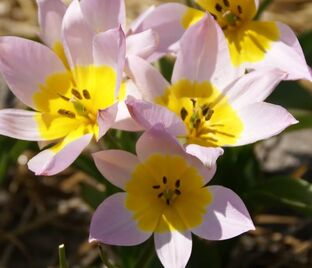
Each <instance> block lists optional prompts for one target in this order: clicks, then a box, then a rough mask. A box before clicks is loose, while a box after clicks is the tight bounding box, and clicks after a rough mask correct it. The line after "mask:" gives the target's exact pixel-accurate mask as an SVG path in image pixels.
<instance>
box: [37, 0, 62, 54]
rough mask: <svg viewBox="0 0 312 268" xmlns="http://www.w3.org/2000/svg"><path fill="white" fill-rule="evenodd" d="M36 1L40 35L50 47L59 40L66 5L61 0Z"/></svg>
mask: <svg viewBox="0 0 312 268" xmlns="http://www.w3.org/2000/svg"><path fill="white" fill-rule="evenodd" d="M37 3H38V17H39V26H40V36H41V38H42V40H43V41H44V42H45V43H46V44H47V45H48V46H49V47H51V48H52V47H53V46H54V45H55V43H56V42H60V41H61V29H62V20H63V17H64V14H65V11H66V8H67V7H66V5H65V4H64V3H63V2H62V1H61V0H37Z"/></svg>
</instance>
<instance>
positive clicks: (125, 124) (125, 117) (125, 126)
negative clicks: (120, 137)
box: [112, 101, 143, 131]
mask: <svg viewBox="0 0 312 268" xmlns="http://www.w3.org/2000/svg"><path fill="white" fill-rule="evenodd" d="M112 128H115V129H120V130H125V131H141V130H143V127H141V126H140V125H139V124H138V123H137V122H136V121H135V120H134V119H133V118H132V117H131V115H130V113H129V110H128V108H127V105H126V103H125V102H124V101H120V102H119V103H118V112H117V116H116V121H115V123H114V124H113V125H112Z"/></svg>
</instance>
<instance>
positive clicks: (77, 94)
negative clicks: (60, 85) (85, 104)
mask: <svg viewBox="0 0 312 268" xmlns="http://www.w3.org/2000/svg"><path fill="white" fill-rule="evenodd" d="M71 93H72V94H73V95H74V96H75V97H76V98H77V99H79V100H82V96H81V94H80V92H79V91H78V90H77V89H74V88H73V89H72V90H71Z"/></svg>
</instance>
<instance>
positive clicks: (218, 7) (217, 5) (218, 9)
mask: <svg viewBox="0 0 312 268" xmlns="http://www.w3.org/2000/svg"><path fill="white" fill-rule="evenodd" d="M215 9H216V10H217V11H218V12H221V11H222V6H221V5H220V4H216V6H215Z"/></svg>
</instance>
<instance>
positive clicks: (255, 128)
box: [235, 102, 298, 146]
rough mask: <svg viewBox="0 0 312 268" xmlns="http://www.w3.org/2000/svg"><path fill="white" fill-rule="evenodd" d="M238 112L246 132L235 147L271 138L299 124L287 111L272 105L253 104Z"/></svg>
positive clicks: (263, 103)
mask: <svg viewBox="0 0 312 268" xmlns="http://www.w3.org/2000/svg"><path fill="white" fill-rule="evenodd" d="M237 112H238V115H239V117H240V119H241V120H242V121H243V125H244V130H243V133H242V134H241V137H240V138H239V140H238V141H237V143H236V144H235V146H237V145H244V144H249V143H253V142H256V141H259V140H263V139H267V138H270V137H272V136H275V135H277V134H279V133H281V132H282V131H283V130H284V129H285V128H287V127H288V126H290V125H294V124H296V123H298V121H297V120H296V119H295V118H294V117H293V116H292V115H291V114H290V113H289V112H287V110H286V109H284V108H283V107H281V106H279V105H274V104H271V103H265V102H257V103H253V104H250V105H247V106H245V107H243V108H242V109H240V110H238V111H237Z"/></svg>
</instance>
